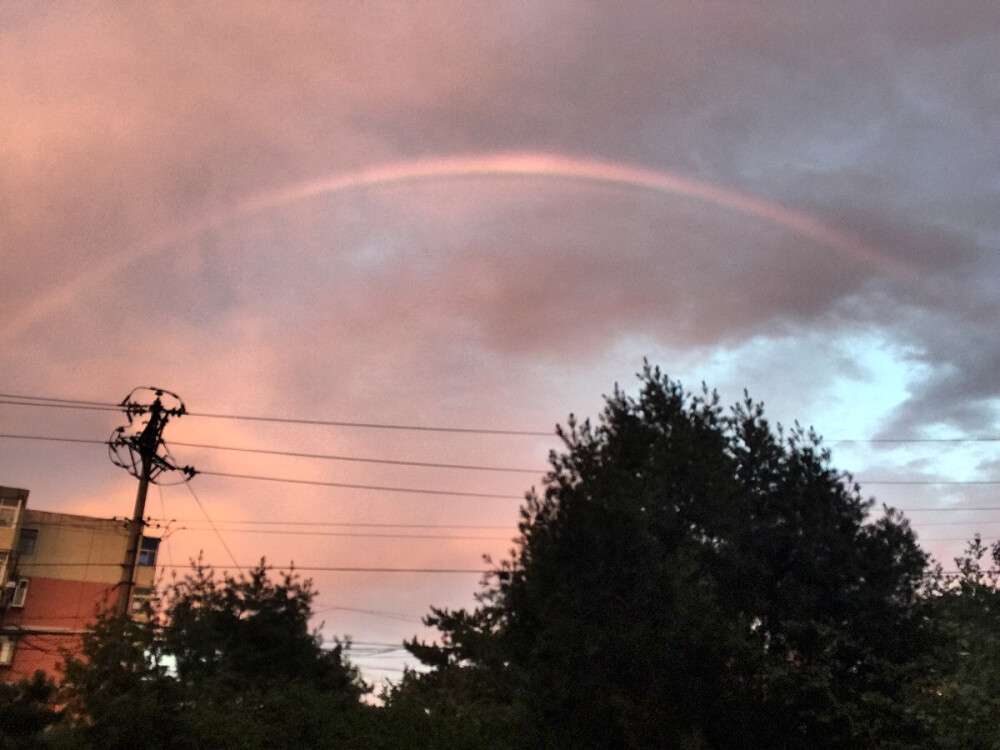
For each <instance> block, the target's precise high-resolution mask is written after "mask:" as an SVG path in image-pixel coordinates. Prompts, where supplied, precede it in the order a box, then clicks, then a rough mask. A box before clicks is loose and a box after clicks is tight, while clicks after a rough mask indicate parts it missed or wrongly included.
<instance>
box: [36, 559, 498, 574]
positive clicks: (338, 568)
mask: <svg viewBox="0 0 1000 750" xmlns="http://www.w3.org/2000/svg"><path fill="white" fill-rule="evenodd" d="M233 564H234V565H236V566H237V567H238V568H239V569H240V570H244V569H249V568H252V567H254V565H257V563H254V565H240V564H239V563H237V562H236V561H235V560H234V561H233ZM82 565H89V566H90V567H94V568H108V567H111V568H120V567H121V563H99V562H90V563H78V562H52V563H38V562H33V563H31V567H32V568H66V567H72V568H78V567H81V566H82ZM203 565H204V567H206V568H212V569H219V568H223V567H225V566H221V565H217V564H215V563H203ZM25 567H27V563H25ZM156 567H157V568H165V569H186V570H190V569H191V565H190V563H188V564H186V565H182V564H180V563H176V564H167V565H163V564H160V563H157V565H156ZM289 570H294V571H297V572H306V573H421V574H422V573H427V574H434V573H455V574H461V573H468V574H472V573H477V574H479V575H485V574H489V573H492V572H493V571H492V570H487V569H484V568H384V567H356V566H342V565H290V566H289Z"/></svg>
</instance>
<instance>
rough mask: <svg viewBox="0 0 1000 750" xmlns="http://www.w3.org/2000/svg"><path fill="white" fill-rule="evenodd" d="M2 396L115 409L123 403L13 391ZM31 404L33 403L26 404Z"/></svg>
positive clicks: (42, 404) (1, 394) (41, 404)
mask: <svg viewBox="0 0 1000 750" xmlns="http://www.w3.org/2000/svg"><path fill="white" fill-rule="evenodd" d="M0 398H14V399H19V400H21V401H43V402H52V403H56V404H74V405H81V406H106V407H111V408H114V409H121V404H113V403H110V402H108V401H84V400H81V399H78V398H55V397H49V396H18V395H15V394H13V393H0ZM25 405H26V406H30V405H32V404H25ZM37 405H38V406H45V405H46V404H44V403H39V404H37Z"/></svg>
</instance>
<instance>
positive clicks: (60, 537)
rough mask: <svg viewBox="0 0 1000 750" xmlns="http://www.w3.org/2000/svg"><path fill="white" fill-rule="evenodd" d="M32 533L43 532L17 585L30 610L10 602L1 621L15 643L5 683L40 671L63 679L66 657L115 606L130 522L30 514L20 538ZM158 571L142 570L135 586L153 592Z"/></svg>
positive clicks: (24, 558)
mask: <svg viewBox="0 0 1000 750" xmlns="http://www.w3.org/2000/svg"><path fill="white" fill-rule="evenodd" d="M32 531H37V539H36V542H35V545H34V549H33V550H28V549H24V548H22V549H21V551H20V552H19V553H18V554H17V555H16V556H15V566H13V567H16V572H15V573H14V575H13V576H12V580H15V582H16V581H21V580H27V591H26V594H25V596H24V601H23V605H22V606H19V607H15V606H10V604H11V600H10V597H8V598H7V602H6V603H7V606H6V611H4V612H3V614H2V616H0V617H2V621H0V631H3V632H5V633H6V634H7V635H8V637H10V636H11V634H14V635H15V637H16V645H15V651H14V655H13V662H12V663H11V664H10V665H9V666H0V680H2V681H6V682H11V681H16V680H19V679H21V678H22V677H30V676H31V675H32V674H33V673H34V672H35V670H38V669H41V670H43V671H45V672H48V673H49V675H50V676H51V677H53V678H56V679H58V678H59V676H60V673H59V669H58V665H59V664H60V663H61V662H62V661H63V659H64V656H63V653H62V650H63V649H68V650H69V651H71V652H76V653H78V652H79V650H80V645H81V635H82V633H83V632H85V630H86V628H87V626H88V625H89V624H91V623H93V622H94V620H95V619H96V618H97V616H98V614H99V613H100V612H102V611H105V610H107V609H108V608H111V607H113V606H114V604H115V601H116V599H117V596H118V589H119V581H120V580H121V577H122V563H123V561H124V559H125V552H126V547H127V544H128V523H127V522H125V521H122V520H113V519H103V518H92V517H89V516H78V515H72V514H68V513H51V512H48V511H39V510H33V509H26V510H25V511H24V512H23V513H22V515H21V519H20V524H19V529H18V533H19V536H20V535H24V534H25V532H27V533H31V532H32ZM15 549H17V548H16V546H15ZM8 567H12V566H8ZM155 570H156V569H155V566H140V567H139V568H138V570H137V573H136V582H135V585H136V586H137V587H146V588H151V587H152V586H153V585H154V577H155Z"/></svg>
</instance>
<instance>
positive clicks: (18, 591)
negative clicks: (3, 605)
mask: <svg viewBox="0 0 1000 750" xmlns="http://www.w3.org/2000/svg"><path fill="white" fill-rule="evenodd" d="M27 596H28V579H27V578H19V579H18V581H17V585H16V586H15V587H14V595H13V596H11V598H10V606H12V607H23V606H24V600H25V598H27Z"/></svg>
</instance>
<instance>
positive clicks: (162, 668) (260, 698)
mask: <svg viewBox="0 0 1000 750" xmlns="http://www.w3.org/2000/svg"><path fill="white" fill-rule="evenodd" d="M314 596H315V592H314V590H313V588H312V584H311V582H310V581H308V580H306V581H303V580H302V579H300V578H299V577H298V576H297V575H296V574H295V573H294V572H289V573H281V574H279V575H278V576H277V577H276V579H275V578H273V577H272V575H271V571H270V569H269V568H268V567H267V566H266V565H265V563H264V561H263V560H262V561H261V563H260V565H259V566H257V567H256V568H254V569H253V570H251V571H249V572H248V573H246V574H241V575H240V576H239V577H233V576H231V575H228V574H226V575H224V576H222V577H221V578H220V577H218V576H217V575H216V574H215V573H214V571H213V570H212V569H211V568H209V567H207V566H204V565H202V564H200V563H197V564H194V565H193V567H192V570H191V572H190V573H189V574H188V575H187V576H185V577H184V578H182V579H180V580H178V581H175V582H174V583H173V584H172V585H170V586H169V587H168V588H167V591H166V592H165V595H164V596H163V598H162V599H160V600H157V602H156V603H155V605H154V607H153V608H152V610H151V611H150V612H149V616H148V618H145V619H142V620H139V621H136V620H130V619H127V618H119V617H115V616H113V615H111V614H109V615H108V616H105V617H103V618H101V619H100V620H99V621H98V622H97V623H96V624H95V626H94V628H93V630H92V631H91V632H90V633H88V634H87V635H85V636H84V644H83V657H84V658H82V659H78V658H72V657H70V658H68V659H67V663H66V667H65V672H66V678H65V681H64V684H63V691H64V695H65V698H66V700H67V701H68V705H69V707H70V709H71V711H72V713H73V715H74V716H75V717H76V718H77V721H76V727H77V732H78V735H79V738H80V741H81V743H83V745H84V746H89V747H108V748H117V747H128V746H134V747H149V748H157V747H163V748H166V747H199V748H254V747H260V748H265V747H267V748H276V747H277V748H280V747H289V748H291V747H296V748H297V747H339V746H350V738H351V735H352V733H354V732H355V731H357V725H358V722H359V721H360V719H359V718H358V716H359V713H360V712H361V710H362V707H361V705H360V702H359V698H360V697H361V695H362V694H363V693H364V692H365V691H366V690H367V687H366V686H365V685H364V683H363V682H362V681H361V679H360V677H359V674H358V672H357V670H356V669H355V668H354V667H353V666H351V665H350V664H348V663H347V662H346V661H345V659H344V656H343V646H342V645H341V644H337V645H336V646H335V647H334V648H332V649H327V648H323V647H322V643H321V640H320V638H319V636H318V635H317V634H315V633H313V632H311V631H310V630H309V625H308V621H309V617H310V614H311V605H312V601H313V598H314ZM220 717H224V720H220Z"/></svg>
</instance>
